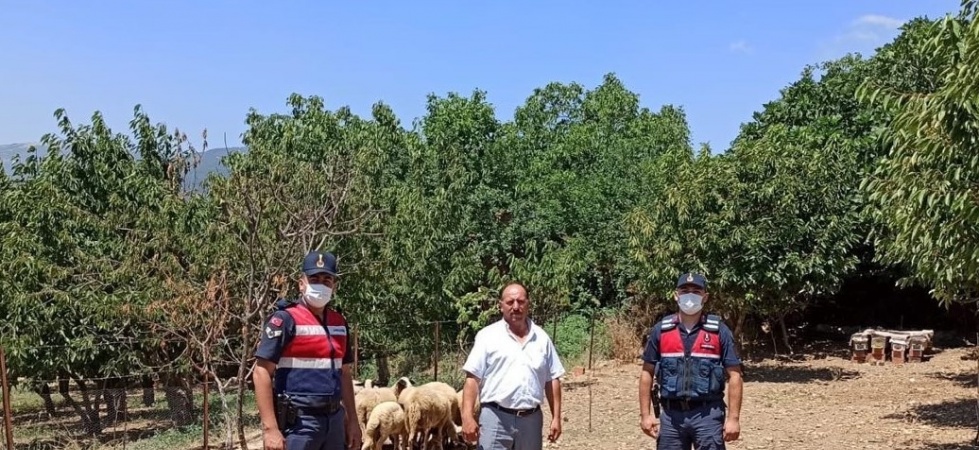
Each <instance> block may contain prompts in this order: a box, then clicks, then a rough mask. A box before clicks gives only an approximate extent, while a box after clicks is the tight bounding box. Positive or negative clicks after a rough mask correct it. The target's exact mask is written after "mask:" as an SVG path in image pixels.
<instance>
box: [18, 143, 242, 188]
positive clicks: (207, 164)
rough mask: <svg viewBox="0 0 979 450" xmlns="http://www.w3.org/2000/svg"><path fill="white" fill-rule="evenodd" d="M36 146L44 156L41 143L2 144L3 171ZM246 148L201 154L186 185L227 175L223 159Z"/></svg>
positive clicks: (196, 184) (190, 185)
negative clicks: (17, 157) (218, 175)
mask: <svg viewBox="0 0 979 450" xmlns="http://www.w3.org/2000/svg"><path fill="white" fill-rule="evenodd" d="M32 145H34V146H37V147H38V154H39V155H44V154H45V149H44V147H42V146H41V145H40V144H39V143H29V142H28V143H16V144H0V163H2V164H3V170H4V172H6V173H8V174H9V173H11V165H12V164H13V161H14V158H15V156H18V155H19V156H20V158H21V160H23V158H25V157H26V156H27V152H28V151H29V150H30V147H31V146H32ZM244 150H245V148H244V147H230V148H224V147H222V148H213V149H209V150H207V151H205V152H203V153H202V154H201V160H200V163H199V164H198V165H197V167H196V168H194V170H192V171H191V172H190V173H189V174H187V180H186V183H185V185H187V186H188V187H189V188H194V189H196V188H199V187H200V185H201V183H203V181H204V180H205V179H206V178H207V176H208V174H210V173H212V172H214V173H218V174H220V175H224V174H226V173H227V168H225V167H224V165H223V164H222V163H221V158H223V157H224V156H226V155H228V154H230V153H237V152H240V151H244Z"/></svg>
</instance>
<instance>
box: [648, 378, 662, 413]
mask: <svg viewBox="0 0 979 450" xmlns="http://www.w3.org/2000/svg"><path fill="white" fill-rule="evenodd" d="M650 394H652V399H653V401H652V403H653V417H655V418H657V419H659V410H660V405H659V403H660V401H659V400H660V398H659V385H658V384H653V388H652V392H650Z"/></svg>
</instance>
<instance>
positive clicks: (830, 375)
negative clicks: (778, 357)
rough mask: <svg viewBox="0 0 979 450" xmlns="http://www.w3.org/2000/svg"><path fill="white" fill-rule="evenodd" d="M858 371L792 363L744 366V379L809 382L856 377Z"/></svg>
mask: <svg viewBox="0 0 979 450" xmlns="http://www.w3.org/2000/svg"><path fill="white" fill-rule="evenodd" d="M859 376H860V373H859V372H857V371H854V370H847V369H844V368H842V367H821V368H818V369H815V368H812V367H803V366H792V365H779V366H772V365H764V366H746V367H745V368H744V379H745V381H747V382H759V383H811V382H816V381H842V380H852V379H855V378H858V377H859Z"/></svg>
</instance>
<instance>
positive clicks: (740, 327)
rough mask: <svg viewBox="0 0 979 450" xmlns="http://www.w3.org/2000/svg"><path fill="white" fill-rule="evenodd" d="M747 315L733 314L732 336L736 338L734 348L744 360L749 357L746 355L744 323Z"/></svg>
mask: <svg viewBox="0 0 979 450" xmlns="http://www.w3.org/2000/svg"><path fill="white" fill-rule="evenodd" d="M746 316H747V314H746V313H745V312H743V311H737V312H732V313H731V319H732V320H731V335H733V336H734V348H735V350H736V351H737V352H738V355H739V356H741V357H742V358H746V357H747V355H745V354H744V347H745V345H744V335H745V332H744V321H745V317H746Z"/></svg>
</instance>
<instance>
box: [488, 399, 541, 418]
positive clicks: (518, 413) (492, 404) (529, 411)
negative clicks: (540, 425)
mask: <svg viewBox="0 0 979 450" xmlns="http://www.w3.org/2000/svg"><path fill="white" fill-rule="evenodd" d="M484 405H485V406H489V407H491V408H494V409H498V410H500V411H503V412H505V413H509V414H513V415H515V416H517V417H523V416H528V415H531V414H533V413H535V412H537V411H540V405H537V406H535V407H533V408H530V409H513V408H506V407H503V406H500V405H499V404H498V403H496V402H489V403H484Z"/></svg>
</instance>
